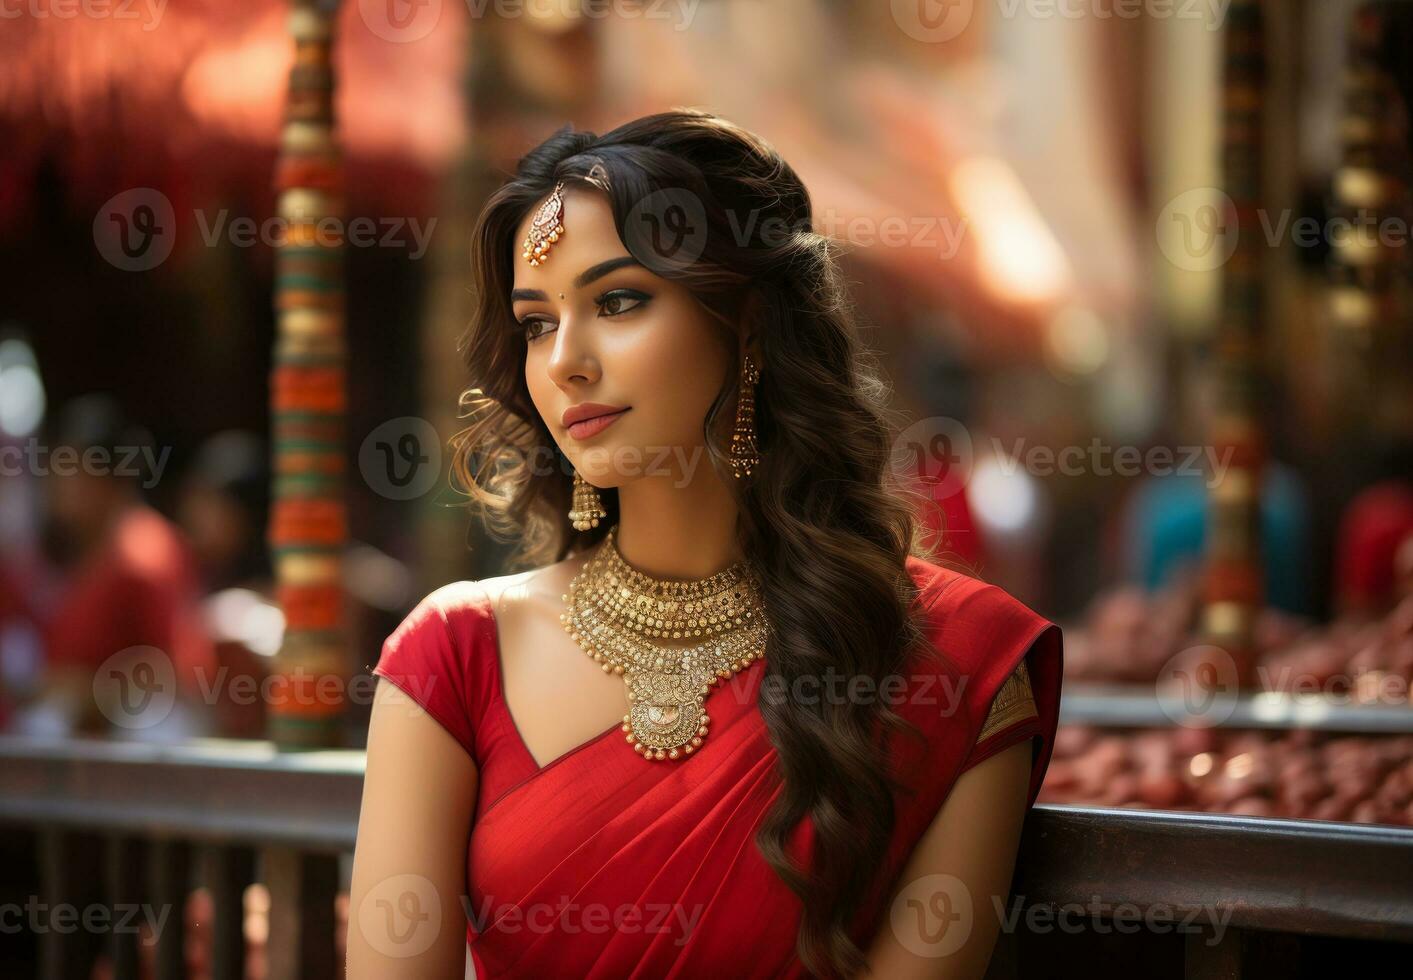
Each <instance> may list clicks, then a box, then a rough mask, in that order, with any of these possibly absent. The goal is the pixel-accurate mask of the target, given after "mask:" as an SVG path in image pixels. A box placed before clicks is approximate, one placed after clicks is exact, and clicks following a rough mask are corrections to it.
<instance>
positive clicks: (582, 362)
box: [547, 317, 598, 387]
mask: <svg viewBox="0 0 1413 980" xmlns="http://www.w3.org/2000/svg"><path fill="white" fill-rule="evenodd" d="M588 334H589V331H587V330H584V329H582V328H581V327H580V326H578V325H577V324H576V323H575V322H574V320H573V318H572V317H566V318H565V319H563V320H561V321H560V324H559V326H558V327H556V328H555V332H554V340H553V341H552V343H553V344H554V348H553V349H552V350H551V351H550V359H549V364H548V365H547V370H548V371H549V374H550V378H551V379H552V380H553V381H554V383H555V384H557V385H559V386H560V387H564V386H565V385H568V384H570V383H572V382H574V381H581V382H583V381H590V382H591V381H594V380H595V379H596V378H597V377H598V358H597V357H596V356H595V354H594V351H593V350H592V349H591V338H589V336H588Z"/></svg>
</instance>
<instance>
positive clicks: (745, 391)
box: [731, 354, 760, 480]
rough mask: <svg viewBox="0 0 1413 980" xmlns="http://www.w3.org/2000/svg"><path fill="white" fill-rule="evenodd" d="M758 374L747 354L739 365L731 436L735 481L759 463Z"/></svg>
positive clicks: (753, 362)
mask: <svg viewBox="0 0 1413 980" xmlns="http://www.w3.org/2000/svg"><path fill="white" fill-rule="evenodd" d="M759 380H760V372H759V371H757V370H756V363H755V361H753V360H751V355H750V354H747V355H746V359H745V360H744V361H743V362H742V363H741V395H740V398H739V400H738V401H737V402H736V431H735V432H733V433H732V434H731V469H732V470H733V471H734V472H735V474H736V479H738V480H739V479H741V478H742V477H746V476H750V475H751V471H752V470H754V469H755V467H756V465H757V464H758V463H760V454H759V453H758V452H757V451H756V389H755V384H756V382H757V381H759Z"/></svg>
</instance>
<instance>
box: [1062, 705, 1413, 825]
mask: <svg viewBox="0 0 1413 980" xmlns="http://www.w3.org/2000/svg"><path fill="white" fill-rule="evenodd" d="M1039 799H1040V802H1042V803H1078V804H1089V805H1095V806H1135V807H1144V808H1150V809H1161V810H1201V811H1207V812H1214V813H1231V814H1242V815H1246V816H1261V817H1302V818H1311V819H1315V820H1352V821H1355V822H1358V823H1382V824H1398V825H1402V826H1413V735H1378V736H1376V735H1360V736H1348V735H1333V734H1328V733H1322V732H1314V731H1308V730H1293V731H1235V730H1222V729H1216V728H1172V729H1146V730H1142V731H1130V732H1123V731H1118V730H1115V729H1101V728H1096V727H1093V726H1088V725H1065V726H1062V727H1061V728H1060V730H1059V733H1058V734H1057V736H1056V740H1055V752H1054V756H1053V757H1052V759H1051V762H1050V768H1049V771H1048V773H1047V774H1046V777H1045V784H1044V786H1043V787H1041V790H1040V797H1039Z"/></svg>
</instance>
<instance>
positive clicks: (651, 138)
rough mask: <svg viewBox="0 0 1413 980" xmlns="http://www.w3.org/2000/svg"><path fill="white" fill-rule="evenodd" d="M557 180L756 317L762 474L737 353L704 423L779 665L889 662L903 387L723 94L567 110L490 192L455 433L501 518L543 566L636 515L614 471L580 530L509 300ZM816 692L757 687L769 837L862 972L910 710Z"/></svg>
mask: <svg viewBox="0 0 1413 980" xmlns="http://www.w3.org/2000/svg"><path fill="white" fill-rule="evenodd" d="M559 180H564V181H565V182H566V186H568V185H569V184H571V183H575V182H579V183H582V184H587V185H589V186H592V187H594V188H597V190H598V191H599V192H601V193H603V194H604V195H605V196H606V198H607V200H608V202H609V204H610V206H611V208H612V211H613V214H614V219H615V225H616V227H617V229H618V234H619V238H620V239H622V241H623V243H624V245H625V247H627V249H628V251H629V252H630V253H631V254H633V255H634V256H635V257H636V258H637V259H638V260H639V261H640V262H642V263H643V264H644V265H645V266H647V267H648V268H649V269H651V270H652V271H653V272H655V273H657V274H658V275H661V276H663V277H665V278H671V279H674V280H677V281H679V282H682V283H683V284H685V285H686V286H687V287H688V288H689V289H690V291H691V292H692V294H693V296H694V297H695V298H696V299H697V300H698V301H699V302H700V303H702V304H703V306H704V307H705V308H706V309H707V310H708V311H710V312H711V313H712V314H713V315H714V316H715V318H716V319H717V320H719V321H720V322H721V323H723V324H724V325H727V326H726V327H724V329H732V328H731V327H730V326H729V325H732V324H736V323H738V322H739V321H740V320H741V319H742V318H743V317H749V318H750V319H751V320H752V325H753V326H754V327H755V329H756V334H757V337H758V340H759V347H760V354H761V380H760V383H759V385H758V387H757V391H756V428H757V440H758V444H759V447H760V455H761V462H760V465H759V466H758V467H757V468H756V470H755V472H754V474H753V475H752V476H751V477H750V478H748V479H746V480H743V481H737V480H736V479H735V478H734V477H733V476H732V474H731V469H730V465H729V462H728V456H727V452H728V445H729V443H728V442H727V441H726V440H725V439H723V438H721V436H720V435H719V433H720V432H721V431H722V429H721V427H720V426H721V423H722V421H725V422H726V424H727V431H729V423H730V421H731V420H730V419H726V420H721V419H719V418H718V416H720V415H721V414H722V410H723V407H724V406H727V405H729V404H731V403H732V401H733V399H734V395H735V390H734V389H735V386H736V385H737V379H736V377H735V372H729V373H730V374H731V375H732V377H731V378H729V379H728V380H727V382H726V383H725V385H724V387H723V389H722V391H721V392H720V393H719V394H718V396H717V398H716V399H715V400H714V401H713V403H712V405H711V407H710V409H709V411H708V413H707V416H706V419H705V421H704V430H703V431H704V436H705V438H706V444H707V455H708V458H709V459H710V461H711V465H712V466H713V467H714V468H715V469H716V471H717V472H718V473H719V474H721V475H722V478H723V481H724V482H725V483H726V485H727V486H729V487H731V488H732V489H733V492H734V493H735V494H736V498H737V503H738V505H739V520H738V524H737V534H738V536H739V540H740V546H741V549H742V553H743V554H744V555H745V556H746V557H747V558H748V559H750V560H752V561H753V562H754V563H755V564H756V566H757V567H758V568H759V569H760V570H761V572H762V580H763V583H764V595H763V602H764V606H765V609H766V613H767V616H768V617H769V619H770V623H771V634H772V635H771V639H770V641H769V644H768V645H767V647H766V656H765V665H764V666H765V669H766V671H767V679H768V678H770V677H776V678H777V680H776V681H775V682H774V689H776V690H779V689H781V688H780V684H781V682H783V685H784V688H783V689H784V690H786V691H792V690H798V688H796V687H795V686H794V684H795V681H796V680H797V679H799V678H801V677H805V676H812V677H816V678H817V677H821V676H824V675H825V674H826V672H827V671H834V672H839V673H842V674H843V675H844V676H853V675H864V676H867V677H871V678H872V679H873V680H874V682H875V683H878V682H881V681H882V680H883V679H884V678H885V677H888V676H891V675H894V674H898V673H900V672H902V670H903V669H904V664H905V661H906V660H907V656H908V652H909V651H910V650H912V649H914V648H916V647H917V645H919V644H920V643H921V642H922V639H923V632H922V627H921V625H920V623H919V621H918V615H919V614H918V612H917V610H916V608H915V606H914V601H915V599H916V591H917V590H916V586H915V584H914V582H913V580H912V577H911V576H910V575H909V574H908V571H907V569H906V567H905V560H906V558H907V556H908V555H909V554H910V553H920V552H921V550H922V549H921V546H920V544H919V543H918V540H919V539H918V537H917V528H916V522H915V520H914V514H913V508H912V506H911V505H910V504H909V503H908V501H907V499H906V497H907V494H906V492H904V491H902V490H901V489H900V488H898V487H896V486H892V485H891V480H890V478H889V475H890V467H889V457H890V437H891V430H890V427H889V424H888V421H889V420H888V416H887V412H886V410H885V405H886V399H887V395H888V392H887V388H886V386H885V385H884V383H883V381H882V380H881V378H880V376H879V373H878V371H877V368H876V364H875V360H874V357H873V355H872V353H871V352H869V351H867V350H865V349H864V347H863V345H862V343H861V341H860V339H859V336H858V330H857V327H856V325H855V318H854V314H853V310H852V308H851V305H850V303H849V301H848V298H847V296H846V293H845V290H844V287H843V283H842V280H841V278H840V275H839V272H838V268H837V264H836V258H835V249H836V248H837V247H838V246H837V244H836V243H834V242H831V240H829V239H828V238H825V237H824V236H822V235H819V234H817V233H815V231H814V230H813V227H812V214H811V205H810V197H809V194H808V192H807V191H806V190H805V187H804V185H803V184H802V183H801V182H800V179H799V177H797V176H796V174H795V172H794V171H793V170H792V169H791V168H790V166H789V165H788V164H787V163H786V162H785V161H784V160H783V159H781V157H780V155H779V154H778V153H777V152H776V151H775V150H774V149H773V148H772V147H771V146H769V145H768V144H767V143H765V142H764V141H763V140H761V139H760V138H758V137H756V136H754V135H753V134H751V133H749V132H747V131H745V130H743V129H741V128H740V127H738V126H734V125H732V124H731V123H728V122H726V121H725V120H722V119H720V118H717V117H716V116H713V115H710V114H708V113H704V112H697V111H691V110H675V111H671V112H663V113H658V114H655V115H651V116H646V117H643V118H641V119H636V120H633V121H632V122H629V123H626V124H624V125H622V126H620V127H618V128H617V129H614V130H612V131H611V132H608V133H605V134H603V135H602V136H599V135H596V134H594V133H592V132H584V131H576V130H574V129H573V128H572V127H570V126H565V127H564V128H562V129H560V130H558V131H557V132H555V133H554V135H552V136H550V137H549V138H548V139H547V140H545V141H544V142H543V143H542V144H540V145H539V146H537V147H535V148H534V149H533V150H532V151H531V152H530V153H528V154H527V155H526V156H525V157H524V158H523V159H521V160H520V162H519V165H518V168H517V171H516V173H515V175H514V176H513V177H512V178H511V179H510V180H508V181H507V182H506V183H505V184H504V185H503V186H501V187H500V188H499V189H498V190H497V191H496V192H495V193H494V194H493V195H492V196H491V198H490V200H489V201H488V202H487V204H486V206H485V208H484V210H483V211H482V213H481V216H480V218H479V221H478V223H477V226H476V230H475V234H474V238H473V242H472V264H473V271H474V277H475V287H476V289H477V290H478V294H479V295H478V297H477V311H476V316H475V319H474V321H473V322H472V324H471V327H470V329H469V331H468V333H467V335H466V338H465V341H464V344H463V346H464V349H465V356H466V364H467V366H468V368H469V369H470V374H471V379H472V382H473V385H474V387H472V388H471V389H470V390H468V391H467V392H466V394H465V395H464V396H463V399H462V403H463V408H465V409H466V410H467V412H466V414H467V415H468V416H469V417H470V419H471V422H470V424H469V426H468V427H467V428H466V429H465V430H464V431H462V432H461V433H459V434H458V436H457V437H456V439H455V440H454V445H455V453H454V460H455V463H454V474H455V476H456V478H457V480H458V482H460V483H461V484H462V485H463V489H464V490H465V492H466V493H468V494H469V495H470V496H471V498H472V502H473V504H475V505H477V506H478V509H479V510H481V511H482V516H483V517H484V519H485V520H486V522H487V525H488V527H489V528H490V530H491V533H492V534H494V535H496V536H497V537H503V538H505V539H507V540H509V539H511V538H519V539H520V541H521V542H522V545H521V548H520V550H519V552H518V553H517V556H518V558H519V562H520V563H523V564H525V565H537V564H544V563H547V562H548V561H551V560H559V559H563V558H564V557H566V556H568V555H569V554H570V553H571V551H572V550H577V549H582V548H585V547H589V546H591V545H593V544H596V543H597V542H598V541H599V540H601V539H602V537H603V535H604V534H605V533H606V532H607V530H608V528H609V527H611V526H612V525H613V524H614V523H616V522H617V519H618V494H617V492H616V491H615V490H612V489H608V490H602V491H601V492H600V496H601V497H602V499H603V502H604V509H605V510H606V511H608V519H607V520H605V521H602V522H601V523H600V526H599V527H598V528H596V529H594V530H592V531H589V532H582V533H581V532H575V531H572V530H571V528H570V524H569V520H568V517H567V516H566V513H567V511H568V510H569V505H570V497H571V477H572V469H571V468H570V466H569V465H568V462H567V460H566V459H565V458H564V457H563V456H562V454H561V453H560V452H559V449H558V447H557V446H556V444H555V442H554V439H553V437H552V436H551V434H550V431H549V429H548V428H547V427H546V425H545V424H544V422H543V420H542V419H541V418H540V417H539V413H538V412H537V411H536V410H535V407H534V404H533V403H532V402H531V399H530V394H529V390H528V388H527V387H526V383H525V375H524V367H523V366H524V358H525V338H524V335H523V332H522V331H520V330H517V329H514V327H515V319H514V316H513V314H512V312H511V308H510V290H511V287H512V283H513V281H514V271H513V270H514V267H513V265H512V263H513V262H515V261H520V243H519V242H518V241H516V240H515V235H516V229H517V228H518V227H519V225H520V223H521V222H522V221H523V220H524V218H525V217H526V216H527V215H528V214H529V212H530V209H531V208H533V207H534V206H536V205H537V204H538V203H539V202H540V201H541V200H542V199H544V198H545V196H546V195H548V194H549V193H550V191H551V190H552V189H553V188H554V186H555V183H556V182H557V181H559ZM684 222H685V223H684ZM668 226H671V227H672V228H674V229H675V231H676V233H677V234H676V237H675V239H674V242H673V244H674V246H675V247H674V248H673V249H671V250H670V251H669V250H666V249H663V248H662V247H660V246H661V245H662V242H661V241H660V240H659V239H657V238H654V237H653V235H652V234H651V233H650V232H651V230H652V229H654V228H658V229H661V228H664V227H668ZM684 231H685V233H686V237H685V238H684V236H683V232H684ZM739 340H740V338H739V336H737V337H735V341H736V342H737V343H739ZM875 689H876V688H875ZM835 700H838V701H853V700H859V701H861V702H862V703H830V702H831V701H835ZM811 702H812V703H801V702H800V701H798V700H796V699H791V698H767V697H761V698H760V699H759V708H760V712H761V714H762V716H763V717H764V719H765V724H766V727H767V728H768V730H769V733H770V738H771V741H772V743H773V744H774V746H775V748H776V752H777V756H778V758H779V770H778V775H779V777H780V778H781V780H782V781H783V792H781V794H780V796H779V797H778V799H777V800H776V802H775V804H774V806H773V807H772V809H771V811H770V812H769V813H768V814H767V815H766V818H765V820H764V822H763V824H762V827H761V829H760V831H759V833H758V835H757V843H758V846H759V847H760V849H761V852H762V855H763V856H764V858H765V859H766V861H768V862H769V864H770V865H771V866H772V867H773V868H774V869H775V870H776V872H777V873H778V874H779V875H780V876H781V878H782V879H783V880H784V881H785V883H786V884H787V885H789V887H790V888H791V889H792V890H793V891H794V892H795V893H796V894H797V895H799V896H800V898H801V900H802V903H803V915H802V918H801V924H800V932H799V937H798V949H799V954H800V957H801V960H802V961H803V963H804V965H805V966H806V967H807V968H808V969H810V970H811V971H812V972H814V973H816V974H820V975H830V974H837V975H842V976H849V975H852V974H854V973H857V972H858V971H859V970H860V969H861V968H862V967H863V966H864V957H863V952H862V950H861V949H860V947H859V945H858V944H857V943H855V942H854V940H853V938H852V937H851V932H853V931H854V929H855V927H857V926H858V925H859V921H858V920H859V918H860V915H861V910H862V909H865V908H868V907H869V905H868V904H867V903H869V902H870V901H872V900H876V899H877V897H878V895H879V891H878V889H881V887H882V886H884V885H886V884H887V883H886V882H880V881H878V880H877V878H878V871H879V869H880V868H882V867H883V866H884V864H885V861H884V857H885V852H886V850H887V848H888V843H889V841H890V838H891V836H892V832H893V828H894V821H895V816H894V805H893V796H892V792H893V790H894V789H896V788H897V783H896V781H895V778H894V775H893V774H891V773H890V771H889V766H888V764H887V763H888V758H887V753H886V752H885V750H884V742H883V737H884V734H885V732H886V731H891V730H907V728H908V726H906V724H905V723H903V721H902V719H901V718H900V717H899V716H898V715H897V714H896V713H895V712H893V711H892V710H890V709H889V708H888V706H887V705H886V704H884V703H882V699H828V698H815V699H811ZM806 815H808V816H809V817H810V818H811V820H812V822H813V825H814V827H815V831H816V835H815V851H814V854H813V856H812V858H811V861H810V865H809V867H808V868H798V867H796V866H795V865H794V863H793V862H792V861H791V859H790V857H789V855H788V853H787V850H786V844H787V841H788V840H789V838H790V836H791V834H792V832H793V831H794V830H795V828H796V827H797V826H798V825H799V823H800V821H801V820H802V819H803V818H804V817H805V816H806Z"/></svg>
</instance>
